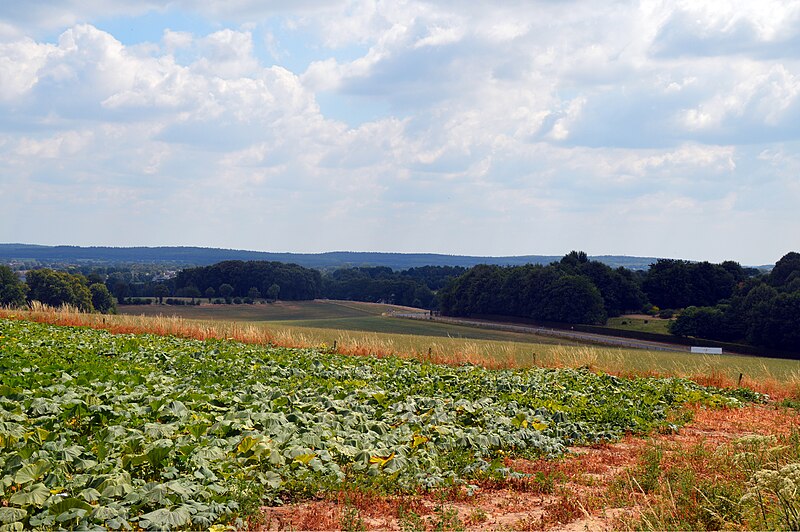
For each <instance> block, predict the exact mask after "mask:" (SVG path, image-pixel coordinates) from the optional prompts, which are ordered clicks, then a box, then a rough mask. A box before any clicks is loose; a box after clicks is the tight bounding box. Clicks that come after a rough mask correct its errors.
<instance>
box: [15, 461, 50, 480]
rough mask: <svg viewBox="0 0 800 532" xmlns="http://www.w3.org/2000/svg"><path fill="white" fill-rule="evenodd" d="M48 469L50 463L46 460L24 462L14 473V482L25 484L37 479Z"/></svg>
mask: <svg viewBox="0 0 800 532" xmlns="http://www.w3.org/2000/svg"><path fill="white" fill-rule="evenodd" d="M48 471H50V463H49V462H48V461H47V460H37V461H36V462H34V463H32V464H26V465H24V466H22V468H21V469H20V470H19V471H17V474H16V475H14V482H15V483H16V484H27V483H28V482H33V481H34V480H39V479H40V478H41V477H42V476H43V475H44V474H45V473H47V472H48Z"/></svg>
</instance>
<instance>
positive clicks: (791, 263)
mask: <svg viewBox="0 0 800 532" xmlns="http://www.w3.org/2000/svg"><path fill="white" fill-rule="evenodd" d="M795 272H800V253H797V252H794V251H790V252H789V253H787V254H786V255H784V256H783V257H781V259H780V260H779V261H778V262H776V263H775V267H774V268H772V271H771V272H770V273H769V283H770V284H771V285H772V286H783V285H784V284H786V282H787V281H789V278H790V277H791V275H792V274H793V273H795Z"/></svg>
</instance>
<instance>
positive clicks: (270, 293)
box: [267, 283, 281, 301]
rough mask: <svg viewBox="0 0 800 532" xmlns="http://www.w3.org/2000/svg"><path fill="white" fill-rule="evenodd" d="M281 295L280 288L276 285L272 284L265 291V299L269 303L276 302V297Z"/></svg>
mask: <svg viewBox="0 0 800 532" xmlns="http://www.w3.org/2000/svg"><path fill="white" fill-rule="evenodd" d="M280 293H281V287H280V285H278V284H277V283H273V284H272V285H270V287H269V288H268V289H267V297H268V298H269V300H270V301H277V300H278V295H279V294H280Z"/></svg>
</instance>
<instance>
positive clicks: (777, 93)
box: [0, 0, 800, 264]
mask: <svg viewBox="0 0 800 532" xmlns="http://www.w3.org/2000/svg"><path fill="white" fill-rule="evenodd" d="M287 5H290V6H291V7H286V6H287ZM0 242H25V243H38V244H76V245H116V246H128V245H200V246H212V247H226V248H239V249H253V250H267V251H296V252H319V251H331V250H354V251H401V252H437V253H453V254H473V255H520V254H554V255H558V254H563V253H567V252H569V251H570V250H572V249H580V250H585V251H586V252H588V253H589V254H594V255H596V254H626V255H646V256H662V257H675V258H686V259H695V260H712V261H721V260H725V259H733V260H738V261H740V262H742V263H743V264H765V263H770V262H774V261H776V260H777V259H779V258H780V257H781V256H782V255H783V254H785V253H786V252H787V251H790V250H798V249H800V1H796V0H779V1H776V0H759V1H758V2H753V1H751V0H743V1H740V2H737V1H722V0H719V1H715V0H707V1H706V0H686V1H664V2H651V1H641V2H634V1H605V2H595V1H568V0H564V1H557V0H540V1H521V0H520V1H516V0H504V1H502V2H501V1H494V2H488V1H480V0H476V1H472V2H456V1H453V0H441V1H427V2H426V1H386V2H384V1H375V0H363V1H362V0H354V1H336V0H295V1H293V2H285V1H266V0H203V1H193V0H175V1H163V2H159V1H156V0H102V1H101V0H30V1H26V2H1V3H0Z"/></svg>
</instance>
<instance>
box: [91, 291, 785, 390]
mask: <svg viewBox="0 0 800 532" xmlns="http://www.w3.org/2000/svg"><path fill="white" fill-rule="evenodd" d="M388 310H400V311H402V310H404V308H403V307H394V306H391V305H377V304H372V303H357V302H346V303H344V304H343V302H333V301H306V302H292V303H285V302H279V303H276V304H275V305H207V306H200V307H188V306H187V307H181V306H176V307H171V306H165V305H145V306H127V307H125V306H123V307H121V314H122V315H121V316H112V317H108V318H107V319H108V320H109V323H112V322H124V323H126V324H127V323H138V322H141V323H142V327H145V328H146V327H148V319H153V320H170V319H175V320H178V321H180V320H181V319H187V320H191V323H193V324H197V326H199V327H202V328H204V329H211V330H219V331H220V333H219V335H222V336H224V337H230V336H233V337H238V336H237V334H235V333H233V332H230V331H229V332H225V331H227V330H228V329H230V328H232V325H236V326H238V327H247V328H250V327H252V328H255V329H257V330H258V331H263V332H264V334H259V335H257V336H258V337H259V338H261V337H263V336H264V335H267V336H269V337H270V341H271V342H272V343H276V344H278V345H284V346H320V345H327V346H333V345H334V343H336V345H338V346H339V351H340V352H343V353H349V354H381V355H385V354H397V355H403V356H411V357H415V358H427V359H431V356H430V355H433V357H432V359H433V360H437V361H441V362H447V361H456V362H472V363H476V364H480V365H484V366H489V367H498V366H503V367H530V366H551V367H552V366H556V367H558V366H570V367H577V366H589V367H591V368H594V369H598V370H602V371H606V372H610V373H615V374H629V373H633V374H647V373H650V374H662V375H679V376H684V377H691V378H694V379H700V380H706V381H707V382H709V383H716V384H728V385H733V384H737V383H739V376H740V375H741V376H742V379H743V380H742V381H741V383H742V384H744V385H747V386H758V387H761V388H763V387H764V386H765V385H768V386H771V385H772V384H777V385H781V383H787V382H797V381H800V361H798V360H783V359H775V358H768V357H752V356H739V355H728V354H726V355H697V354H690V353H682V352H664V351H648V350H642V349H626V348H615V347H600V346H595V345H585V344H583V345H581V344H578V343H575V342H569V341H567V340H564V339H558V338H553V337H547V336H537V335H532V334H524V333H515V332H508V331H497V330H490V329H481V328H476V327H467V326H459V325H451V324H444V323H436V322H427V321H424V320H405V319H397V318H388V317H386V316H381V313H383V312H386V311H388ZM144 312H146V313H147V314H146V317H145V318H141V317H139V315H141V314H143V313H144ZM160 315H166V316H176V318H159V316H160ZM265 318H269V319H265ZM84 319H85V320H88V321H86V323H89V322H91V319H90V318H88V317H86V318H81V320H84ZM626 319H629V318H626ZM234 321H235V324H234ZM656 321H660V322H662V323H667V321H668V320H656ZM320 323H322V324H324V326H316V325H315V324H317V325H319V324H320ZM646 326H647V327H649V326H650V325H649V324H648V325H646ZM233 328H235V327H233ZM650 332H652V331H650ZM219 335H218V336H219ZM767 391H771V390H767Z"/></svg>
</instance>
